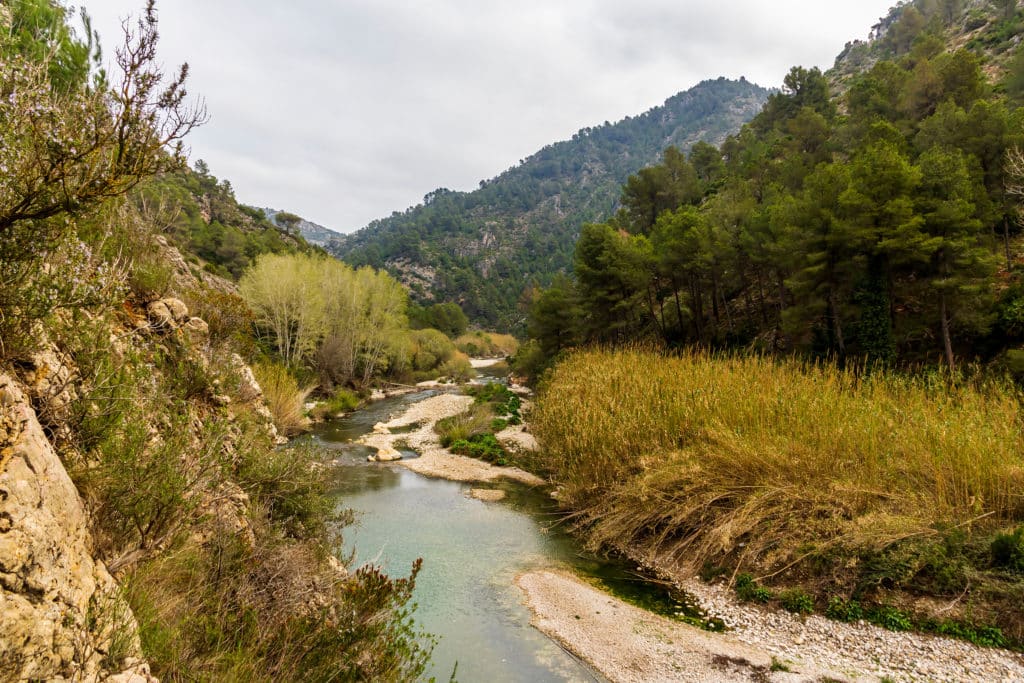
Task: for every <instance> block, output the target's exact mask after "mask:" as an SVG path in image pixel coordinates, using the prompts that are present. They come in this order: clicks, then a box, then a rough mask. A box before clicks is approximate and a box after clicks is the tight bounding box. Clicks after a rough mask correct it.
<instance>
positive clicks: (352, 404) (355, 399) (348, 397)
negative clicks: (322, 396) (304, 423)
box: [310, 389, 361, 420]
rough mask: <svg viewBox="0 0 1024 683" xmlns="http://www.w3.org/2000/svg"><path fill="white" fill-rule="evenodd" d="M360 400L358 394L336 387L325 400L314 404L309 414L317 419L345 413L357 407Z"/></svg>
mask: <svg viewBox="0 0 1024 683" xmlns="http://www.w3.org/2000/svg"><path fill="white" fill-rule="evenodd" d="M360 403H361V400H360V398H359V395H358V394H356V393H355V392H353V391H349V390H348V389H338V390H337V391H335V392H334V393H333V394H331V396H330V397H328V398H327V399H326V400H323V401H320V402H319V403H317V404H316V406H315V407H314V408H313V410H311V411H310V414H311V415H312V417H313V418H315V419H317V420H324V419H327V418H330V417H334V416H335V415H338V414H340V413H346V412H349V411H351V410H355V409H356V408H358V407H359V404H360Z"/></svg>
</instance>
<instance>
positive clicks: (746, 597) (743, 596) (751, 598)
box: [734, 574, 775, 602]
mask: <svg viewBox="0 0 1024 683" xmlns="http://www.w3.org/2000/svg"><path fill="white" fill-rule="evenodd" d="M734 588H735V590H736V597H738V598H739V599H740V600H743V601H744V602H768V601H769V600H771V599H772V598H774V597H775V595H774V594H773V593H772V592H771V591H770V590H769V589H767V588H765V587H764V586H759V585H757V583H756V582H755V581H754V577H753V576H751V575H750V574H740V575H739V576H737V577H736V584H735V586H734Z"/></svg>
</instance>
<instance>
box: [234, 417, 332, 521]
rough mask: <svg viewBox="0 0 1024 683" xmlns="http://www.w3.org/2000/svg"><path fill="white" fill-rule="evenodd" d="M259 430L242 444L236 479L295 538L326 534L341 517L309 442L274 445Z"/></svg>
mask: <svg viewBox="0 0 1024 683" xmlns="http://www.w3.org/2000/svg"><path fill="white" fill-rule="evenodd" d="M261 441H263V439H262V438H261V437H260V436H259V435H258V433H255V434H254V435H252V436H250V440H248V441H247V442H246V443H243V444H241V447H240V448H239V449H238V450H239V454H240V455H239V458H238V464H237V466H236V469H235V479H236V481H237V482H238V484H239V486H241V487H242V489H243V490H245V491H246V492H247V493H248V494H249V496H250V497H251V499H252V500H253V502H254V503H255V504H256V505H257V506H258V507H259V508H260V509H263V510H265V511H266V514H267V516H268V518H269V519H270V520H272V521H273V522H274V523H276V524H277V525H278V526H279V527H280V528H281V529H282V530H283V531H284V532H285V533H286V534H287V535H289V536H292V537H294V538H311V539H315V538H323V537H325V536H326V535H327V528H328V525H329V524H330V523H331V522H333V521H336V520H337V519H338V517H337V514H336V513H335V512H334V510H335V508H336V505H335V504H334V502H333V501H332V500H331V498H330V497H329V496H328V495H327V484H326V478H325V477H324V475H323V472H322V471H320V470H319V469H317V468H316V467H315V466H314V465H315V463H316V462H318V460H319V453H318V451H317V450H316V449H315V448H314V447H313V446H311V445H309V444H298V445H294V446H290V447H287V448H272V447H271V445H270V444H267V443H265V442H263V443H261Z"/></svg>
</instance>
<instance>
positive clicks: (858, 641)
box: [516, 570, 1024, 683]
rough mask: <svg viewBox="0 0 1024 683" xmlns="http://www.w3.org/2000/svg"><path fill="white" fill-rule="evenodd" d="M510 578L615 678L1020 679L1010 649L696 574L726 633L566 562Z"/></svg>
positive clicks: (1020, 668)
mask: <svg viewBox="0 0 1024 683" xmlns="http://www.w3.org/2000/svg"><path fill="white" fill-rule="evenodd" d="M516 584H517V585H518V586H519V587H520V589H522V590H523V592H524V594H525V595H526V601H527V605H528V606H529V607H530V610H531V611H532V612H533V615H534V620H533V622H532V623H533V625H534V626H536V627H537V628H538V629H539V630H541V631H542V632H543V633H545V634H547V635H548V636H549V637H551V638H554V639H555V640H557V641H558V642H559V643H561V644H562V645H563V646H564V647H565V648H567V649H568V650H569V651H570V652H572V653H573V654H575V655H576V656H578V657H581V658H582V659H584V660H585V661H587V662H588V663H589V664H590V665H591V666H593V667H594V668H595V669H597V670H598V671H600V672H601V673H602V674H603V675H604V676H606V677H607V678H608V679H609V680H610V681H613V682H614V683H620V682H621V683H632V682H633V681H638V682H639V681H732V680H743V681H749V680H751V679H754V680H762V681H775V682H781V681H807V680H822V678H823V677H826V678H827V679H829V680H839V681H876V680H885V679H889V680H893V681H921V680H927V681H986V682H987V681H1006V682H1009V681H1024V657H1022V656H1021V655H1019V654H1016V653H1012V652H1008V651H1006V650H998V649H990V648H980V647H977V646H974V645H971V644H969V643H966V642H963V641H959V640H951V639H948V638H940V637H935V636H928V635H922V634H914V633H893V632H892V631H887V630H885V629H881V628H878V627H876V626H871V625H869V624H863V625H858V624H843V623H839V622H835V621H831V620H829V619H825V618H823V617H817V616H810V617H806V618H800V617H798V616H795V615H792V614H789V613H787V612H783V611H781V610H772V609H768V608H765V607H760V606H753V605H750V604H744V603H741V602H738V601H737V600H736V598H735V597H734V596H733V595H732V594H731V592H730V591H728V589H726V588H725V587H724V586H721V585H708V584H705V583H703V582H701V581H699V580H696V579H694V580H690V581H686V582H684V583H683V584H682V588H683V589H685V590H686V591H688V592H690V594H691V595H693V596H695V597H696V598H697V599H698V600H699V602H700V603H701V605H702V606H703V607H704V608H705V609H706V610H707V611H708V612H709V614H712V615H714V616H717V617H719V618H721V619H722V620H723V621H725V623H726V624H727V625H728V627H729V629H730V631H729V632H728V633H724V634H723V633H708V632H706V631H701V630H699V629H697V628H695V627H692V626H689V625H686V624H681V623H678V622H674V621H672V620H670V619H667V618H665V617H661V616H659V615H656V614H652V613H651V612H647V611H645V610H642V609H640V608H637V607H634V606H632V605H629V604H627V603H625V602H623V601H621V600H619V599H617V598H615V597H613V596H610V595H608V594H607V593H604V592H602V591H600V590H598V589H596V588H594V587H593V586H591V585H589V584H588V583H586V582H585V581H583V580H581V579H579V578H578V577H576V576H573V575H572V574H569V573H567V572H564V571H552V570H537V571H531V572H527V573H525V574H522V575H520V576H518V577H517V578H516ZM773 665H774V668H775V669H777V670H776V671H772V668H773ZM784 669H788V671H785V670H784Z"/></svg>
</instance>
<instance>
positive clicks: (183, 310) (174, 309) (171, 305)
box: [160, 297, 189, 323]
mask: <svg viewBox="0 0 1024 683" xmlns="http://www.w3.org/2000/svg"><path fill="white" fill-rule="evenodd" d="M160 302H161V303H163V305H164V306H166V307H167V310H168V311H170V313H171V315H172V316H173V317H174V322H176V323H184V322H188V319H189V316H188V306H186V305H185V302H184V301H182V300H181V299H175V298H174V297H167V298H166V299H160Z"/></svg>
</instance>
